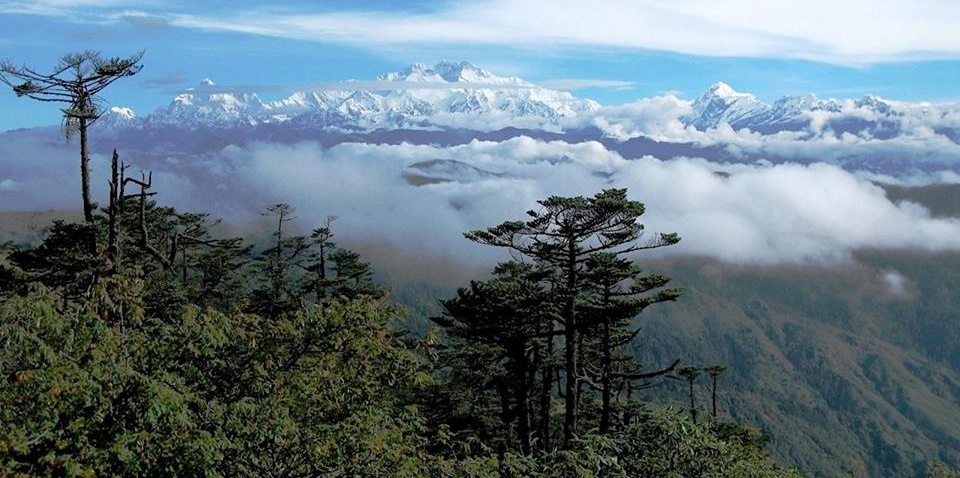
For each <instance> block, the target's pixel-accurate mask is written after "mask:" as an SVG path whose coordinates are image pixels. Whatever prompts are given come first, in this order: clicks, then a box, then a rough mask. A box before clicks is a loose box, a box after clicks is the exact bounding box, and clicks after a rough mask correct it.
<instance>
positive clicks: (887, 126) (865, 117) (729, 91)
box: [681, 83, 960, 139]
mask: <svg viewBox="0 0 960 478" xmlns="http://www.w3.org/2000/svg"><path fill="white" fill-rule="evenodd" d="M692 109H693V112H692V114H690V115H688V116H685V117H684V118H681V120H682V121H683V122H684V124H686V125H689V126H693V127H695V128H697V129H698V130H701V131H706V130H708V129H710V128H715V127H717V126H720V125H722V124H727V125H729V126H730V127H731V128H733V129H734V130H740V129H744V128H746V129H749V130H751V131H754V132H758V133H761V134H773V133H777V132H780V131H804V130H809V131H810V132H811V133H816V132H820V131H824V130H830V131H832V132H833V133H835V134H843V133H850V134H854V135H864V134H868V135H870V136H871V137H875V138H880V139H884V138H889V137H893V136H896V135H897V134H899V133H900V132H901V131H902V130H903V129H904V128H908V127H913V126H914V123H915V122H916V121H921V122H924V123H928V126H930V127H931V128H933V129H943V130H945V131H955V130H957V127H958V126H960V124H957V123H960V122H957V121H954V120H950V118H953V117H956V114H957V112H958V110H960V108H958V107H957V106H956V105H952V106H951V105H944V106H933V105H929V104H922V103H920V104H912V103H900V102H891V101H887V100H884V99H881V98H879V97H876V96H873V95H867V96H865V97H863V98H861V99H859V100H835V99H826V100H825V99H820V98H817V97H816V96H815V95H804V96H790V95H788V96H784V97H782V98H780V99H778V100H777V101H775V102H773V103H772V104H768V103H764V102H762V101H760V100H758V99H757V98H756V97H754V96H753V95H751V94H747V93H738V92H737V91H735V90H734V89H733V88H731V87H730V86H729V85H727V84H725V83H717V84H715V85H713V86H711V87H710V88H709V89H708V90H707V91H706V92H704V93H703V94H702V95H700V97H699V98H697V99H696V100H695V101H694V102H693V104H692ZM920 118H922V119H920Z"/></svg>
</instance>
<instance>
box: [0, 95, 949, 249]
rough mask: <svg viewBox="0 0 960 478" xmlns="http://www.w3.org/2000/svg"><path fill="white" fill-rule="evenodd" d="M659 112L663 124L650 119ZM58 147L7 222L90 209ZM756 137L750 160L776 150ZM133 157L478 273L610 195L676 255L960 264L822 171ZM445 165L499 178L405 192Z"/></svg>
mask: <svg viewBox="0 0 960 478" xmlns="http://www.w3.org/2000/svg"><path fill="white" fill-rule="evenodd" d="M663 101H667V103H669V101H668V100H663ZM648 107H649V108H652V110H653V111H659V107H657V106H651V105H641V106H638V108H640V109H641V110H644V108H648ZM667 109H670V108H667ZM655 117H657V114H655V113H651V118H655ZM651 121H654V120H651ZM654 122H655V121H654ZM49 134H50V135H51V136H50V137H46V136H43V135H40V134H33V133H31V134H27V133H22V134H18V133H6V134H4V137H3V141H0V156H2V157H4V158H5V160H4V161H3V162H0V178H14V179H15V181H16V183H15V185H16V186H17V187H16V188H15V189H14V190H5V191H3V194H4V197H3V201H2V203H0V209H3V210H23V209H50V208H76V206H77V205H78V204H79V187H78V183H79V181H78V180H77V178H76V177H75V164H74V161H75V156H76V151H75V145H64V144H63V142H62V140H58V139H52V138H54V136H53V135H55V134H56V131H55V130H54V129H51V131H50V132H49ZM726 134H734V133H731V132H729V131H728V132H727V133H726ZM740 134H741V135H743V137H744V139H743V141H742V143H743V144H748V145H749V142H750V141H760V142H761V144H762V141H764V140H763V138H760V139H759V140H758V139H756V138H755V137H754V136H753V135H750V134H746V133H740ZM784 141H786V140H784ZM838 141H839V140H838ZM796 147H804V145H803V144H799V145H796ZM859 147H867V148H869V147H870V143H866V144H861V145H860V146H859ZM121 154H122V155H123V157H124V159H125V160H127V161H128V163H129V164H133V165H134V168H135V169H134V170H132V173H134V174H135V173H136V168H144V169H148V170H153V171H154V183H155V185H156V187H155V190H156V191H157V192H159V196H158V198H157V199H158V200H160V201H161V203H163V204H168V205H172V206H174V207H177V208H180V209H185V210H194V211H203V212H210V213H212V214H214V215H215V216H224V217H227V218H228V219H230V220H232V221H239V222H244V221H254V220H256V218H257V217H258V216H257V214H256V213H257V212H258V211H259V210H261V209H262V208H263V207H265V206H266V205H267V204H271V203H275V202H279V201H284V202H289V203H292V204H294V205H296V206H297V207H298V208H299V217H300V222H299V224H300V226H301V227H303V228H304V229H309V228H311V227H314V226H316V224H319V222H320V221H322V220H323V218H325V217H326V216H328V215H338V216H340V220H339V221H338V223H337V224H338V231H339V234H341V237H347V238H349V237H352V238H359V239H363V240H365V242H370V241H375V242H381V243H386V244H391V245H394V246H400V247H403V248H405V249H407V250H410V251H413V252H422V253H431V254H441V255H448V256H457V257H463V258H486V259H484V260H487V259H489V258H492V257H501V256H499V254H501V252H498V251H496V250H493V249H491V248H485V247H481V246H477V245H473V244H471V243H468V242H467V241H465V240H464V239H463V238H462V236H461V233H462V232H464V231H467V230H470V229H476V228H483V227H487V226H492V225H496V224H499V223H500V222H502V221H505V220H516V219H522V218H523V217H524V214H523V212H524V211H526V210H528V209H531V208H534V207H536V201H537V200H539V199H543V198H546V197H548V196H550V195H554V194H556V195H565V196H571V195H592V194H594V193H596V192H597V191H599V190H601V189H603V188H608V187H626V188H628V189H629V193H630V196H631V198H634V199H637V200H640V201H642V202H644V203H645V204H646V206H647V214H646V215H645V216H644V217H643V221H644V223H645V224H646V225H647V229H648V230H649V231H651V232H673V231H676V232H678V233H679V234H680V235H681V236H682V237H683V241H682V242H681V243H680V245H678V246H675V247H673V248H670V249H669V250H667V251H662V253H671V254H692V255H704V256H709V257H714V258H718V259H722V260H725V261H730V262H737V263H754V264H774V263H811V262H812V263H824V262H833V261H843V260H846V259H848V258H849V257H850V256H851V253H852V252H853V251H855V250H857V249H861V248H880V249H911V250H921V251H943V250H960V219H956V218H936V217H931V215H930V214H929V212H928V211H927V210H926V209H924V208H923V207H920V206H919V205H917V204H914V203H910V202H900V203H894V202H891V201H890V200H889V199H888V198H887V197H886V196H885V193H884V191H883V189H881V188H879V187H877V186H876V185H874V184H873V183H872V182H871V181H870V180H868V179H867V177H866V176H865V175H862V174H860V175H858V174H854V173H850V172H847V171H844V170H843V169H841V168H839V167H837V166H832V165H828V164H822V163H817V164H811V165H800V164H779V165H772V164H770V163H769V162H766V163H764V162H760V163H758V164H715V163H711V162H708V161H706V160H703V159H677V160H671V161H661V160H658V159H655V158H651V157H645V158H640V159H636V160H627V159H624V158H622V157H621V156H620V155H619V154H617V153H614V152H611V151H608V150H607V149H605V148H604V146H603V145H602V144H600V143H598V142H584V143H578V144H568V143H566V142H563V141H552V142H544V141H538V140H534V139H530V138H525V137H519V138H514V139H510V140H507V141H502V142H491V141H476V140H474V141H472V142H470V143H468V144H464V145H459V146H452V147H439V146H429V145H410V144H399V145H388V144H361V143H345V144H340V145H338V146H335V147H332V148H323V147H321V146H320V145H318V144H316V143H313V142H301V143H297V144H276V143H252V144H247V145H233V146H228V147H226V148H224V149H222V150H221V151H219V152H215V153H213V154H208V155H206V156H203V157H199V158H197V157H191V158H192V159H191V160H189V161H186V160H177V158H167V157H155V158H152V159H151V157H149V156H140V155H138V154H136V153H132V152H123V151H121ZM171 159H173V160H171ZM435 159H449V160H455V161H459V162H462V163H466V164H469V165H471V166H473V167H475V168H479V169H481V170H483V171H487V172H490V173H495V175H494V174H490V175H485V176H484V175H477V174H470V175H465V176H464V177H463V178H462V181H460V182H457V181H455V180H456V179H458V178H457V177H451V178H450V179H452V180H454V181H451V182H446V183H437V184H430V185H427V186H423V187H414V186H411V185H410V184H408V183H407V182H406V181H405V179H404V172H405V171H408V169H407V168H408V167H409V166H410V165H412V164H415V163H418V162H423V161H429V160H435ZM93 165H94V180H93V184H94V185H100V186H102V185H103V184H105V177H104V175H105V173H106V170H107V168H106V161H105V159H104V158H102V157H96V158H95V159H94V163H93ZM718 173H723V174H718ZM931 176H934V175H931ZM941 176H942V177H941V178H940V179H949V177H954V179H955V175H952V176H951V175H950V174H944V175H941ZM478 178H483V179H479V180H478ZM870 179H873V178H870ZM894 179H896V178H894ZM933 179H936V178H933ZM2 188H4V189H6V188H5V187H2ZM100 189H102V188H100ZM100 189H97V191H98V192H100V193H102V191H100ZM98 196H102V194H98Z"/></svg>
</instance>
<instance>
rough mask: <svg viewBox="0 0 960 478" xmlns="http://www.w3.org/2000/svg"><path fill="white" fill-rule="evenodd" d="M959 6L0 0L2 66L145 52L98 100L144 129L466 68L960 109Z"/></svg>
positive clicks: (46, 112)
mask: <svg viewBox="0 0 960 478" xmlns="http://www.w3.org/2000/svg"><path fill="white" fill-rule="evenodd" d="M956 25H960V5H958V4H956V2H951V1H948V0H913V1H892V0H870V1H867V0H845V1H842V2H836V1H826V0H809V1H806V2H769V1H766V2H765V1H761V0H741V1H737V2H733V1H724V0H677V1H675V2H661V1H657V0H631V1H616V0H594V1H592V2H583V1H573V0H446V1H441V0H429V1H420V2H401V1H352V2H344V1H311V2H293V1H289V0H288V1H279V2H269V4H267V2H262V1H258V2H253V1H247V0H242V1H234V2H230V3H229V5H227V4H225V2H208V1H203V0H194V1H189V2H187V1H179V0H177V1H158V0H153V1H145V2H144V1H140V2H138V1H128V0H41V1H34V2H24V1H4V0H0V27H2V28H0V59H8V60H12V61H13V62H15V63H18V64H19V63H24V64H28V65H30V66H34V67H36V68H38V69H46V68H49V67H52V66H53V65H54V64H55V63H56V59H57V58H58V57H59V56H61V55H63V54H64V53H70V52H74V51H79V50H84V49H96V50H100V51H102V52H104V53H105V54H106V55H109V56H115V55H126V54H130V53H133V52H136V51H138V50H141V49H142V50H145V51H146V56H145V57H144V65H145V68H144V70H143V71H142V72H141V73H140V74H139V75H138V76H137V77H134V78H131V79H126V80H123V81H121V82H118V83H116V84H114V85H113V86H111V87H110V89H108V90H107V91H105V99H106V100H108V102H109V104H111V105H114V106H129V107H132V108H133V109H134V110H136V111H137V112H138V114H141V115H144V114H147V113H149V112H150V111H152V110H153V109H155V108H156V107H158V106H162V105H165V104H166V103H168V102H169V100H170V98H171V97H172V96H173V95H174V94H175V93H176V92H177V91H179V90H182V89H183V88H186V87H190V86H193V85H195V84H197V83H198V82H199V81H200V80H201V79H202V78H205V77H209V78H212V79H214V80H215V81H216V82H217V83H218V84H220V85H279V86H281V87H280V88H278V89H273V90H272V92H271V93H267V94H263V95H262V96H265V97H268V98H269V97H278V96H281V95H282V94H283V92H285V91H286V90H289V91H291V92H292V91H293V90H295V89H297V87H298V86H302V85H309V84H312V83H319V82H335V81H340V80H347V79H373V78H374V77H376V76H377V75H379V74H382V73H386V72H389V71H394V70H398V69H402V68H403V67H405V66H406V65H409V64H410V63H413V62H425V63H435V62H437V61H440V60H467V61H470V62H472V63H474V64H477V65H479V66H481V67H483V68H486V69H488V70H491V71H493V72H494V73H496V74H498V75H500V76H520V77H522V78H524V79H526V80H528V81H531V82H534V83H541V84H546V85H548V86H549V85H562V86H565V87H566V88H564V89H568V90H570V91H572V92H573V93H574V94H576V95H577V96H581V97H588V98H593V99H595V100H598V101H600V102H601V103H605V104H618V103H626V102H629V101H633V100H636V99H638V98H644V97H650V96H655V95H659V94H664V93H666V92H672V93H673V94H676V95H678V96H680V97H681V98H694V97H696V96H697V95H698V94H699V93H700V92H702V91H703V90H704V89H706V88H707V87H708V86H710V85H711V84H712V83H715V82H717V81H724V82H727V83H729V84H731V85H732V86H733V87H734V88H736V89H737V90H740V91H747V92H751V93H754V94H756V95H757V96H758V97H760V98H761V99H764V100H768V101H772V100H774V99H776V98H777V97H779V96H781V95H784V94H805V93H814V94H817V95H818V96H821V97H836V98H848V97H860V96H863V95H865V94H876V95H879V96H881V97H884V98H889V99H897V100H906V101H931V102H953V101H958V100H960V88H958V86H957V78H960V29H958V28H956ZM58 122H59V113H58V111H57V109H56V107H55V106H51V105H42V104H37V103H35V102H32V101H30V100H28V99H23V98H16V97H15V96H14V95H13V94H12V93H11V92H0V130H6V129H10V128H17V127H30V126H37V125H48V124H57V123H58Z"/></svg>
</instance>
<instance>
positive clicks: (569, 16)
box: [173, 0, 960, 63]
mask: <svg viewBox="0 0 960 478" xmlns="http://www.w3.org/2000/svg"><path fill="white" fill-rule="evenodd" d="M958 21H960V6H957V5H953V4H947V3H944V2H940V1H937V0H925V1H916V2H901V1H894V0H884V1H880V2H877V1H867V0H854V1H849V2H844V3H842V4H837V3H836V2H827V1H825V0H815V1H813V2H804V3H802V4H799V3H794V4H781V3H771V2H761V1H756V0H751V1H748V2H736V3H734V2H717V1H708V0H693V1H686V2H672V3H664V2H657V1H654V0H641V1H634V2H624V1H622V0H600V1H596V2H590V3H589V4H585V3H583V2H577V1H573V0H560V1H556V0H554V1H549V2H548V1H546V0H483V1H470V2H456V3H453V4H451V6H450V7H448V8H447V9H445V10H442V11H439V12H434V13H431V14H408V13H395V12H382V13H372V12H360V13H351V12H336V13H283V14H276V13H271V12H269V11H263V12H251V13H243V14H238V15H233V16H218V17H216V18H214V17H205V16H202V15H182V16H178V17H177V18H176V19H175V20H174V21H173V23H174V24H176V25H179V26H183V27H188V28H200V29H207V30H225V31H233V32H244V33H250V34H256V35H268V36H278V37H286V38H296V39H302V40H313V41H324V42H351V43H373V44H396V43H453V42H473V43H490V44H505V45H545V44H546V45H550V44H554V45H572V46H599V47H627V48H644V49H653V50H666V51H674V52H681V53H689V54H696V55H711V56H713V55H716V56H748V57H790V58H802V59H813V60H823V61H832V62H841V63H851V62H852V63H860V62H872V61H883V60H891V59H900V58H911V57H915V56H918V55H922V56H926V57H930V56H933V57H955V56H956V55H957V54H958V53H960V47H958V45H960V32H958V31H957V29H956V28H955V25H956V24H957V22H958Z"/></svg>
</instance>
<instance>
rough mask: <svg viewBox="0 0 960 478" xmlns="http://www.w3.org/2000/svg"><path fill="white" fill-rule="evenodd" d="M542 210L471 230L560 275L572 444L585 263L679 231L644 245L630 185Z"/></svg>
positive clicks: (558, 200)
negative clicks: (629, 193)
mask: <svg viewBox="0 0 960 478" xmlns="http://www.w3.org/2000/svg"><path fill="white" fill-rule="evenodd" d="M539 204H540V210H538V211H533V210H531V211H528V212H527V215H528V216H529V218H530V219H528V220H526V221H508V222H504V223H502V224H500V225H498V226H495V227H491V228H488V229H486V230H476V231H471V232H468V233H466V234H465V236H466V237H467V239H470V240H472V241H475V242H478V243H481V244H487V245H492V246H496V247H503V248H507V249H511V250H513V251H516V252H519V253H521V254H524V255H526V256H529V257H532V258H534V259H536V260H538V261H541V262H542V263H544V264H547V265H549V266H550V267H552V268H554V269H555V270H556V271H557V274H558V279H559V280H558V290H557V292H558V298H559V300H560V302H561V307H560V313H559V322H560V325H561V326H562V327H563V332H564V344H565V345H564V376H565V384H564V392H565V393H564V421H563V436H564V443H565V445H566V446H569V445H571V443H572V441H573V439H574V438H575V437H576V434H577V418H578V410H577V404H578V403H579V398H578V393H579V390H580V379H579V375H580V371H581V366H580V364H579V362H578V359H579V355H578V351H577V344H578V343H579V339H580V337H579V335H580V332H581V329H582V325H581V324H580V323H579V322H580V321H579V319H580V318H581V316H582V314H581V313H580V311H578V310H577V298H578V296H579V294H580V293H581V291H582V287H583V283H584V277H583V272H584V267H585V263H586V262H587V261H588V260H589V258H590V257H591V256H592V255H593V254H595V253H598V252H611V253H614V254H618V255H619V254H626V253H629V252H635V251H640V250H646V249H654V248H658V247H664V246H669V245H673V244H676V243H678V242H679V241H680V238H679V237H678V236H677V235H676V234H674V233H669V234H657V235H656V236H655V237H653V238H652V239H651V240H649V241H647V242H645V243H639V242H638V240H639V239H640V237H641V235H642V233H643V225H642V224H640V223H639V222H638V219H639V218H640V216H641V215H643V213H644V206H643V204H641V203H640V202H638V201H631V200H629V199H627V191H626V189H606V190H603V191H601V192H599V193H597V194H596V195H594V196H593V197H590V198H587V197H583V196H577V197H560V196H552V197H550V198H547V199H545V200H542V201H539Z"/></svg>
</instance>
